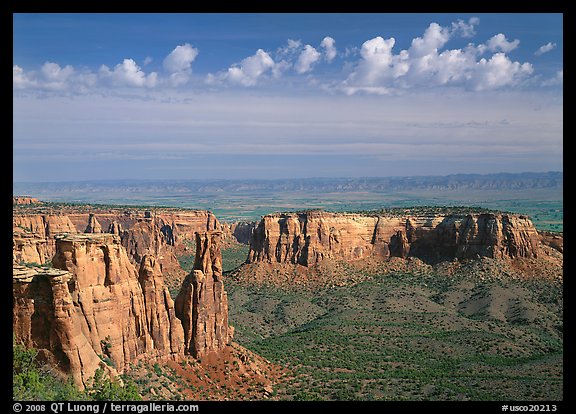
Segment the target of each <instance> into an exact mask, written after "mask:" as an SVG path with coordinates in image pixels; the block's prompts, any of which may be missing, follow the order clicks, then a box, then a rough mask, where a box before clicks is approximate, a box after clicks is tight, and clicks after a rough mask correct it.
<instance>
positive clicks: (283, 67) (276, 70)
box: [272, 60, 292, 79]
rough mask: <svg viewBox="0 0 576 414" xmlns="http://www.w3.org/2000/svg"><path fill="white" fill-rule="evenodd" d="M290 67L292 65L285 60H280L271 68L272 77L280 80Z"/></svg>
mask: <svg viewBox="0 0 576 414" xmlns="http://www.w3.org/2000/svg"><path fill="white" fill-rule="evenodd" d="M291 67H292V64H291V63H290V62H288V61H286V60H281V61H280V62H276V63H275V64H274V67H273V68H272V76H273V77H274V78H275V79H278V78H280V77H281V76H282V75H283V74H284V72H286V71H287V70H288V69H290V68H291Z"/></svg>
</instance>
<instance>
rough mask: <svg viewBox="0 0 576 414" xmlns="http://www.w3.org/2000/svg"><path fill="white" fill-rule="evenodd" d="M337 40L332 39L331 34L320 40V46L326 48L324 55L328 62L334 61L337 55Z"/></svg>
mask: <svg viewBox="0 0 576 414" xmlns="http://www.w3.org/2000/svg"><path fill="white" fill-rule="evenodd" d="M335 44H336V41H335V40H334V39H332V38H331V37H330V36H326V37H325V38H324V39H322V42H320V47H322V48H324V56H325V58H326V61H327V62H328V63H330V62H332V61H333V60H334V58H335V57H336V46H334V45H335Z"/></svg>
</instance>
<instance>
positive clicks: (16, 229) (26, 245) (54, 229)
mask: <svg viewBox="0 0 576 414" xmlns="http://www.w3.org/2000/svg"><path fill="white" fill-rule="evenodd" d="M60 233H77V231H76V228H75V227H74V225H73V224H72V222H71V221H70V219H69V218H68V217H67V216H65V215H49V214H24V215H16V214H15V215H13V216H12V234H13V246H14V249H13V256H14V257H18V256H20V257H21V260H23V261H31V262H36V263H45V262H48V261H50V260H51V259H52V256H54V253H55V252H56V242H55V240H54V236H55V235H56V234H60ZM41 240H44V242H41ZM31 243H33V244H34V245H35V246H32V245H31ZM33 249H35V250H36V253H34V252H33V251H32V250H33ZM37 255H40V256H41V257H37ZM18 262H19V261H18Z"/></svg>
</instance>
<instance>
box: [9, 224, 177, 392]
mask: <svg viewBox="0 0 576 414" xmlns="http://www.w3.org/2000/svg"><path fill="white" fill-rule="evenodd" d="M52 264H53V266H54V267H55V268H56V269H61V270H54V271H55V272H64V273H62V274H67V275H69V276H68V279H67V281H66V283H62V284H60V285H55V284H54V283H53V284H52V285H47V284H46V283H44V285H41V286H44V287H43V288H42V289H40V290H39V289H36V290H33V291H30V292H29V293H30V294H28V296H26V297H27V298H29V299H30V301H31V303H32V304H34V305H32V307H33V308H34V309H35V310H34V312H32V313H30V312H26V311H22V310H20V309H26V306H28V307H30V306H31V305H30V304H28V305H26V304H25V303H22V304H21V305H18V303H19V302H15V307H14V313H15V314H17V313H19V314H22V315H23V316H22V317H19V318H15V319H14V330H15V331H16V332H19V331H22V332H26V331H27V330H26V326H27V324H32V329H29V330H28V331H30V332H31V333H30V335H28V336H26V335H24V334H22V335H20V339H22V338H25V339H26V340H23V342H24V343H25V344H26V345H27V346H37V347H38V348H42V349H47V350H49V351H50V352H51V353H52V354H53V355H54V357H55V358H56V361H57V362H58V363H59V364H60V365H61V366H62V368H63V370H64V371H66V372H69V373H71V374H72V375H73V377H74V380H75V382H76V383H77V384H78V385H79V386H81V387H82V386H84V385H85V384H86V381H87V380H88V378H89V377H91V376H92V375H94V372H95V370H96V368H97V367H98V366H99V364H100V362H101V361H102V360H104V361H107V363H108V364H109V365H111V366H112V367H114V368H115V369H116V370H117V371H118V372H122V371H123V370H124V367H125V366H126V364H128V363H129V362H132V361H135V360H138V359H141V358H160V359H166V358H173V359H177V358H179V357H180V356H181V355H183V334H182V326H181V323H180V321H179V320H178V319H177V318H176V317H175V314H174V307H173V302H172V300H171V299H170V296H169V294H168V291H167V289H166V288H165V287H164V282H163V278H162V275H161V273H160V269H159V266H158V264H157V263H156V261H155V259H154V258H151V257H148V256H145V257H144V258H143V263H142V265H141V266H140V272H139V273H138V272H137V271H136V269H135V267H134V266H133V265H132V263H130V260H129V259H128V255H127V254H126V250H125V249H124V248H123V247H122V245H121V244H120V238H119V237H118V236H116V235H113V234H107V233H95V234H68V235H64V234H63V235H58V236H56V254H55V256H54V258H53V261H52ZM14 280H15V281H16V280H22V276H21V275H20V274H17V272H15V276H14ZM46 286H52V287H51V288H47V287H46ZM14 292H15V293H14V296H15V298H16V297H22V296H23V295H24V293H25V292H21V288H20V287H19V285H18V284H17V283H16V282H15V283H14ZM50 303H52V305H51V306H44V307H42V308H41V309H40V310H38V309H39V308H38V307H39V306H41V304H50ZM64 305H66V306H64ZM63 306H64V307H63ZM58 312H60V313H58ZM59 314H61V316H57V315H59ZM55 315H56V316H55ZM54 318H60V319H61V321H60V322H61V323H60V325H58V326H60V328H58V329H59V330H54V329H53V326H54V325H53V324H47V323H43V324H42V326H46V329H48V330H42V329H40V328H36V329H34V323H37V322H35V321H38V320H46V321H50V320H54ZM56 320H57V319H56ZM27 321H28V322H27ZM44 337H45V338H51V339H50V340H51V341H53V343H52V342H51V343H49V344H46V343H43V342H42V341H43V339H42V338H44ZM71 338H72V339H71ZM80 347H81V348H82V349H83V351H82V352H81V353H78V352H79V351H78V352H77V348H80ZM87 349H90V350H91V351H92V352H88V351H87ZM59 350H60V351H59ZM72 354H73V355H72ZM94 355H96V358H97V360H95V359H94ZM73 361H76V362H77V363H76V362H74V363H73Z"/></svg>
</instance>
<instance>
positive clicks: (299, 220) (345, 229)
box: [248, 210, 539, 266]
mask: <svg viewBox="0 0 576 414" xmlns="http://www.w3.org/2000/svg"><path fill="white" fill-rule="evenodd" d="M538 246H539V235H538V233H537V231H536V229H535V228H534V225H533V224H532V222H531V221H530V219H529V218H527V217H526V216H522V215H516V214H506V213H474V214H460V215H459V214H449V215H438V216H415V215H405V216H402V215H399V216H390V215H373V216H369V215H362V214H353V213H330V212H324V211H316V210H315V211H306V212H300V213H281V214H271V215H267V216H264V217H263V218H262V220H261V221H260V223H259V224H258V226H257V227H256V228H255V229H254V232H253V235H252V239H251V243H250V252H249V255H248V262H249V263H253V262H268V263H295V264H301V265H304V266H310V265H312V264H315V263H318V262H320V261H322V260H324V259H340V260H345V261H353V260H358V259H363V258H367V257H379V258H383V259H386V258H388V257H391V256H396V257H418V258H421V259H422V260H425V261H428V262H437V261H442V260H453V259H474V258H478V257H491V258H516V257H528V258H532V257H537V256H538V248H539V247H538Z"/></svg>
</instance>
